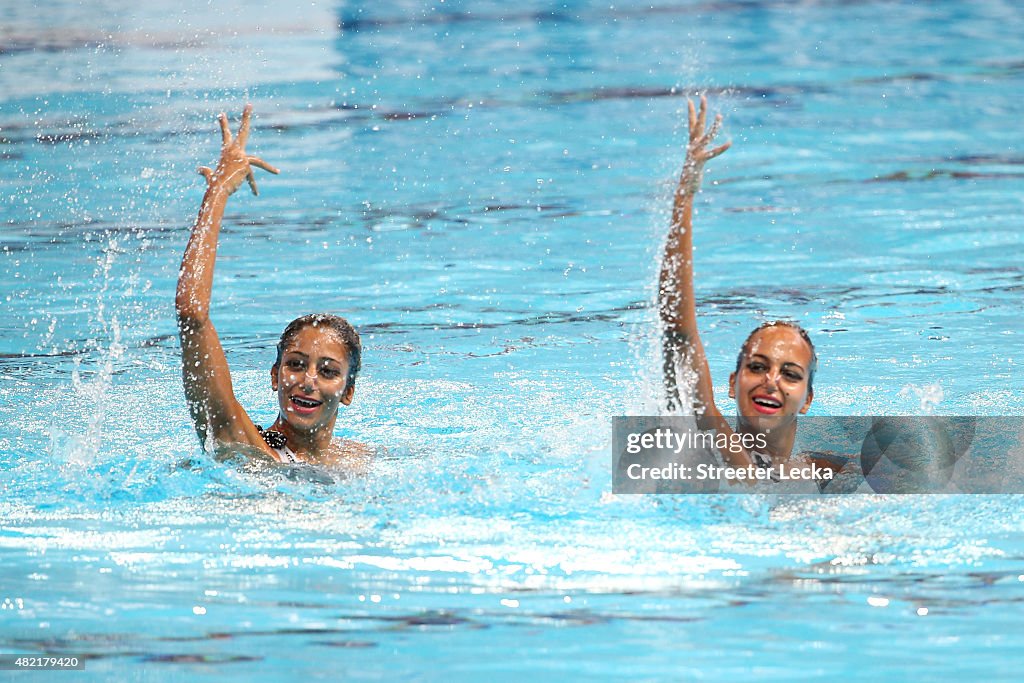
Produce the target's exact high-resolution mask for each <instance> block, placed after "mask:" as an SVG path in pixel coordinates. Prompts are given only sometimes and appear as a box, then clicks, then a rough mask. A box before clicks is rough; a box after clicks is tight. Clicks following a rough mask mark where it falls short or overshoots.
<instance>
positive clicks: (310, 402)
mask: <svg viewBox="0 0 1024 683" xmlns="http://www.w3.org/2000/svg"><path fill="white" fill-rule="evenodd" d="M322 403H323V401H318V400H316V399H315V398H305V397H303V396H292V397H291V404H292V409H293V410H294V411H295V412H296V413H299V414H300V415H309V414H310V413H312V412H314V411H316V409H317V408H319V407H320V405H321V404H322Z"/></svg>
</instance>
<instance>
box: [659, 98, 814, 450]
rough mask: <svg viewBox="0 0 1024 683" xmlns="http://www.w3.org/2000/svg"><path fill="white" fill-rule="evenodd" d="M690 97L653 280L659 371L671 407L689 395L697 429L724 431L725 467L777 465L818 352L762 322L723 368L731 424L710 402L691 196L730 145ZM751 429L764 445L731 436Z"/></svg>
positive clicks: (789, 331)
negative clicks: (687, 385)
mask: <svg viewBox="0 0 1024 683" xmlns="http://www.w3.org/2000/svg"><path fill="white" fill-rule="evenodd" d="M688 105H689V143H688V144H687V147H686V160H685V162H684V163H683V171H682V174H681V176H680V178H679V186H678V187H677V188H676V192H675V200H674V203H673V207H672V223H671V225H670V227H669V233H668V239H667V241H666V243H665V253H664V256H663V258H662V263H661V274H660V277H659V286H658V310H659V313H660V317H661V322H662V324H663V329H664V338H663V339H664V353H665V356H664V359H665V366H664V378H665V388H666V392H667V395H668V400H669V404H670V407H672V408H674V409H679V408H684V407H686V406H684V405H682V404H684V403H690V404H691V405H690V406H689V407H692V409H693V411H694V414H695V416H696V419H697V426H698V428H700V429H702V430H715V431H716V432H718V433H719V434H725V435H727V436H728V437H729V438H728V442H729V444H731V446H730V447H729V448H728V449H725V450H724V451H723V452H722V453H721V455H722V458H723V460H724V461H725V463H726V464H727V465H729V466H731V467H737V468H749V467H759V468H762V467H771V466H773V465H774V466H775V467H779V466H783V465H784V464H785V463H787V462H788V461H789V459H790V456H791V454H792V452H793V446H794V442H795V439H796V428H797V416H798V415H802V414H804V413H806V412H807V411H808V409H809V408H810V407H811V401H812V400H813V399H814V388H813V380H814V373H815V370H816V369H817V363H818V360H817V355H816V353H815V350H814V344H812V343H811V338H810V337H809V336H808V334H807V332H805V331H804V330H803V329H802V328H801V327H800V326H798V325H796V324H794V323H789V322H781V321H780V322H772V323H766V324H764V325H761V326H760V327H758V328H757V329H755V330H754V331H753V332H751V333H750V336H749V337H747V340H746V341H745V342H744V343H743V346H742V347H741V348H740V352H739V357H738V359H737V361H736V369H735V371H734V372H733V373H732V374H731V375H729V397H730V398H733V399H735V400H736V409H737V424H736V427H735V429H734V428H733V426H732V425H730V424H729V422H728V421H727V420H726V419H725V418H724V417H723V416H722V413H721V411H720V410H719V409H718V406H716V405H715V396H714V390H713V385H712V382H711V371H710V369H709V367H708V361H707V357H706V356H705V354H704V345H703V344H702V343H701V339H700V333H699V331H698V329H697V311H696V305H695V301H694V289H693V202H694V198H695V197H696V195H697V193H698V191H699V190H700V184H701V177H702V175H703V171H704V164H705V163H707V162H708V161H709V160H711V159H714V158H715V157H717V156H718V155H720V154H722V153H723V152H725V151H726V150H727V149H729V146H730V144H731V143H729V142H726V143H725V144H722V145H719V146H717V147H711V144H712V142H713V141H714V139H715V136H716V135H717V134H718V130H719V127H720V126H721V122H722V116H721V115H720V114H719V115H717V116H715V119H714V122H713V123H712V124H711V126H710V127H708V126H707V120H706V119H707V100H706V98H704V97H701V98H700V110H699V112H698V111H697V110H696V109H695V107H694V105H693V102H692V101H690V102H688ZM687 378H688V379H691V380H692V382H693V392H692V396H690V395H686V392H684V391H681V387H680V380H685V379H687ZM734 434H739V435H740V436H742V435H744V434H750V435H754V436H758V437H759V438H757V439H756V443H758V444H765V445H766V446H767V447H766V448H762V449H761V450H759V451H755V450H748V449H746V448H744V447H743V446H742V445H741V444H742V443H744V441H746V442H747V443H750V442H753V441H754V440H752V439H751V440H744V439H735V438H733V435H734Z"/></svg>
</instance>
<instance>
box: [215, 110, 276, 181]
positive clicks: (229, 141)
mask: <svg viewBox="0 0 1024 683" xmlns="http://www.w3.org/2000/svg"><path fill="white" fill-rule="evenodd" d="M251 118H252V105H251V104H247V105H245V109H244V110H243V111H242V123H241V125H239V126H238V135H237V136H235V137H234V138H232V136H231V129H230V128H228V116H227V114H224V113H223V112H222V113H221V115H220V116H218V117H217V119H218V120H219V121H220V132H221V140H222V145H221V149H220V161H218V162H217V168H216V169H211V168H210V167H209V166H200V167H199V173H200V174H201V175H202V176H203V177H204V178H206V183H207V185H208V186H209V187H211V188H213V187H217V188H222V189H224V190H226V191H227V193H228V194H229V195H230V194H231V193H233V192H234V191H235V190H237V189H238V188H239V187H240V186H241V185H242V181H243V180H246V181H248V183H249V187H250V188H251V189H252V193H253V194H255V195H258V194H259V190H258V189H257V188H256V177H255V176H254V175H253V171H252V167H253V166H256V167H259V168H262V169H263V170H264V171H270V172H271V173H275V174H276V173H280V171H279V170H278V169H276V168H274V167H273V166H271V165H270V164H268V163H267V162H265V161H263V160H262V159H260V158H259V157H254V156H250V155H249V154H246V152H245V143H246V142H247V141H248V140H249V122H250V119H251Z"/></svg>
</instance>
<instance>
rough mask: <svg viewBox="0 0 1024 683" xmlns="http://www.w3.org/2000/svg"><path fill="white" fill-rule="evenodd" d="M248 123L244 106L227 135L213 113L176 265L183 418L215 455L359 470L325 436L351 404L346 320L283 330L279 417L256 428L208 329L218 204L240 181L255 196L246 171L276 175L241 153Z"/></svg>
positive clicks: (354, 345)
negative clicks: (198, 195)
mask: <svg viewBox="0 0 1024 683" xmlns="http://www.w3.org/2000/svg"><path fill="white" fill-rule="evenodd" d="M251 119H252V106H251V105H247V106H246V107H245V111H244V112H242V122H241V125H240V126H239V128H238V135H237V136H234V137H232V135H231V130H230V129H229V127H228V119H227V116H226V115H225V114H221V115H220V117H219V120H220V129H221V137H222V147H221V152H220V160H219V161H218V163H217V167H216V168H215V169H210V168H207V167H205V166H203V167H200V168H199V172H200V173H201V174H202V175H203V177H205V178H206V184H207V187H206V194H205V195H204V196H203V203H202V206H201V207H200V209H199V217H198V218H197V219H196V223H195V226H194V227H193V228H192V234H191V236H190V237H189V240H188V246H187V247H186V248H185V255H184V257H183V258H182V262H181V271H180V273H179V276H178V291H177V296H176V297H175V302H174V303H175V308H176V310H177V316H178V331H179V334H180V337H181V354H182V377H183V380H184V384H185V396H186V398H187V400H188V407H189V412H190V414H191V416H192V421H193V423H194V424H195V428H196V432H197V433H198V434H199V438H200V440H201V441H202V442H203V445H204V447H211V448H212V449H213V450H214V452H215V453H216V454H218V455H220V454H225V453H243V454H247V455H252V456H257V457H259V456H263V457H265V458H270V459H272V460H274V461H277V462H284V463H299V462H304V463H311V464H317V465H327V466H335V467H336V466H352V465H359V464H362V461H363V459H364V458H365V457H366V456H367V455H368V454H369V449H368V448H367V447H366V446H364V445H362V444H359V443H356V442H352V441H347V440H343V439H336V438H334V425H335V422H336V421H337V419H338V411H339V409H340V408H341V406H347V405H349V404H350V403H351V402H352V396H353V394H354V392H355V381H356V376H357V375H358V374H359V369H360V356H361V353H362V347H361V346H360V341H359V334H358V333H357V332H356V331H355V329H354V328H353V327H352V325H350V324H349V323H348V321H346V320H345V319H344V318H340V317H338V316H336V315H330V314H326V313H316V314H312V315H305V316H302V317H301V318H298V319H296V320H294V321H292V322H291V323H290V324H289V325H288V326H287V327H286V328H285V330H284V333H283V334H282V335H281V339H280V341H279V342H278V345H277V358H276V360H275V361H274V364H273V366H272V367H271V368H270V386H271V387H272V388H273V390H274V391H275V392H276V394H277V403H278V408H279V412H278V416H277V419H276V420H275V421H274V423H273V425H272V426H271V427H270V428H268V429H263V428H262V427H260V426H257V425H256V424H255V423H254V422H253V421H252V419H250V417H249V415H248V413H246V411H245V410H244V409H243V408H242V406H241V405H240V404H239V403H238V400H237V399H236V398H235V394H234V390H233V389H232V385H231V374H230V371H229V369H228V363H227V358H226V357H225V355H224V349H223V348H222V347H221V344H220V339H219V338H218V336H217V331H216V330H215V329H214V327H213V323H212V322H210V294H211V290H212V288H213V268H214V264H215V262H216V259H217V242H218V238H219V235H220V227H221V218H222V217H223V215H224V208H225V206H226V205H227V201H228V197H230V196H231V194H232V193H234V191H235V190H237V189H238V188H239V187H240V186H241V185H242V183H243V182H247V183H248V184H249V187H250V189H251V190H252V193H253V194H254V195H255V194H258V192H257V189H256V178H255V175H254V173H253V169H254V168H261V169H263V170H265V171H269V172H270V173H275V174H276V173H278V172H279V171H278V170H277V169H276V168H274V167H273V166H271V165H270V164H268V163H267V162H265V161H263V160H262V159H260V158H259V157H255V156H252V155H250V154H249V153H247V152H246V150H245V145H246V142H247V141H248V138H249V128H250V123H251Z"/></svg>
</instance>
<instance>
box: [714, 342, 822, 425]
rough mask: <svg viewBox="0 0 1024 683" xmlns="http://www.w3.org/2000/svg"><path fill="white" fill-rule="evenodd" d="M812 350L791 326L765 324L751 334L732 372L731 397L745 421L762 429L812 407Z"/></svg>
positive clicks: (730, 377)
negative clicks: (766, 325)
mask: <svg viewBox="0 0 1024 683" xmlns="http://www.w3.org/2000/svg"><path fill="white" fill-rule="evenodd" d="M812 362H813V352H812V350H811V347H810V345H809V344H808V343H807V342H806V341H805V340H804V338H803V337H802V336H801V335H800V332H799V331H798V330H797V329H796V328H793V327H790V326H788V325H772V326H769V327H764V328H762V329H760V330H758V331H757V332H755V333H754V335H753V336H751V338H750V340H749V341H748V342H747V345H746V349H745V351H744V353H743V356H742V358H741V361H740V366H739V369H738V370H737V371H736V372H734V373H732V374H731V375H729V397H730V398H734V399H736V409H737V413H738V414H739V416H740V420H741V422H743V424H746V425H749V426H752V427H754V428H755V429H758V430H763V429H766V428H769V427H773V426H781V425H783V424H785V423H788V422H792V421H793V420H794V419H795V417H796V416H797V415H798V414H803V413H806V412H807V410H808V409H809V408H810V407H811V400H812V399H813V398H814V392H813V391H812V390H811V388H810V370H811V364H812Z"/></svg>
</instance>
